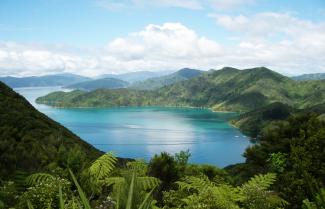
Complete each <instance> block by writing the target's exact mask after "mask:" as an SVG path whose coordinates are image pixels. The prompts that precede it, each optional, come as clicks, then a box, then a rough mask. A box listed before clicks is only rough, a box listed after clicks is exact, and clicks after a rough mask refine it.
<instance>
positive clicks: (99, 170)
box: [88, 152, 117, 179]
mask: <svg viewBox="0 0 325 209" xmlns="http://www.w3.org/2000/svg"><path fill="white" fill-rule="evenodd" d="M116 161H117V159H116V157H114V155H113V154H112V153H110V152H109V153H106V154H104V155H102V156H101V157H99V158H98V159H97V160H95V162H93V163H92V164H91V166H90V167H89V169H88V171H89V174H90V176H91V177H95V178H96V179H104V178H105V177H107V176H108V175H109V174H110V172H112V170H113V169H114V168H115V163H116Z"/></svg>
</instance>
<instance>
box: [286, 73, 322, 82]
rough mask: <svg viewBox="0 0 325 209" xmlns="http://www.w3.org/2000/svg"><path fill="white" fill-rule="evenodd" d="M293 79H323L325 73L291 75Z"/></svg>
mask: <svg viewBox="0 0 325 209" xmlns="http://www.w3.org/2000/svg"><path fill="white" fill-rule="evenodd" d="M291 78H292V79H293V80H297V81H303V80H322V79H325V73H312V74H303V75H299V76H293V77H291Z"/></svg>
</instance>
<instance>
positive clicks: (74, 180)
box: [69, 169, 91, 209]
mask: <svg viewBox="0 0 325 209" xmlns="http://www.w3.org/2000/svg"><path fill="white" fill-rule="evenodd" d="M69 172H70V175H71V178H72V180H73V182H74V184H75V185H76V187H77V190H78V193H79V197H80V199H81V201H82V203H83V206H84V208H85V209H91V207H90V204H89V201H88V199H87V198H86V195H85V193H84V192H83V191H82V188H81V187H80V185H79V183H78V181H77V179H76V177H75V176H74V174H73V172H72V171H71V170H70V169H69Z"/></svg>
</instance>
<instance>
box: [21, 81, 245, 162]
mask: <svg viewBox="0 0 325 209" xmlns="http://www.w3.org/2000/svg"><path fill="white" fill-rule="evenodd" d="M57 90H61V88H60V87H36V88H17V89H15V91H17V92H18V93H20V94H21V95H23V96H24V97H25V98H26V99H27V100H28V101H29V102H30V103H31V104H32V105H34V107H35V108H37V109H38V110H39V111H41V112H42V113H44V114H46V115H47V116H49V117H50V118H52V119H53V120H55V121H57V122H59V123H61V124H62V125H64V126H65V127H67V128H68V129H70V130H71V131H73V132H74V133H75V134H77V135H78V136H80V137H81V138H82V139H84V140H85V141H87V142H88V143H90V144H92V145H93V146H95V147H96V148H98V149H99V150H102V151H105V152H107V151H113V152H114V153H115V154H116V155H117V156H120V157H128V158H136V159H137V158H139V159H145V160H149V159H150V158H151V157H152V156H154V155H155V154H158V153H160V152H163V151H165V152H168V153H171V154H174V153H176V152H179V151H181V150H190V152H191V158H190V162H193V163H204V164H213V165H217V166H220V167H224V166H227V165H230V164H234V163H240V162H243V161H244V158H243V156H242V154H243V152H244V151H245V149H246V148H247V147H248V146H249V145H250V141H249V139H248V138H247V137H246V136H244V135H243V134H242V133H241V132H240V131H239V130H237V129H235V128H234V127H232V126H231V125H229V124H228V121H229V120H230V119H231V118H233V117H236V113H216V112H212V111H210V110H207V109H196V108H166V107H121V108H52V107H49V106H45V105H39V104H36V103H35V99H36V98H37V97H39V96H43V95H45V94H47V93H49V92H53V91H57Z"/></svg>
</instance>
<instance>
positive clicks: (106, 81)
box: [65, 78, 129, 91]
mask: <svg viewBox="0 0 325 209" xmlns="http://www.w3.org/2000/svg"><path fill="white" fill-rule="evenodd" d="M128 85H129V83H128V82H126V81H122V80H120V79H116V78H103V79H96V80H91V81H85V82H81V83H76V84H72V85H68V86H65V88H68V89H79V90H85V91H93V90H96V89H118V88H126V87H127V86H128Z"/></svg>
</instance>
